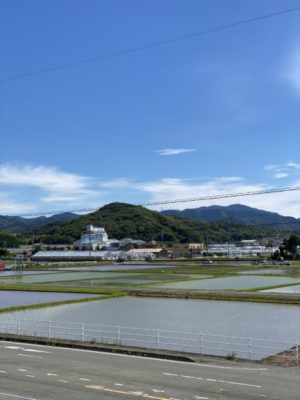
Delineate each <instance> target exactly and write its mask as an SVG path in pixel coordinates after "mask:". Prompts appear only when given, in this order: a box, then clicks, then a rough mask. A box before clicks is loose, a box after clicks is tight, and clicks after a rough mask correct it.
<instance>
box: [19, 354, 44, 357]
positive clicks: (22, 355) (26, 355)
mask: <svg viewBox="0 0 300 400" xmlns="http://www.w3.org/2000/svg"><path fill="white" fill-rule="evenodd" d="M18 356H20V357H30V358H43V357H42V356H33V355H31V354H21V353H20V354H18Z"/></svg>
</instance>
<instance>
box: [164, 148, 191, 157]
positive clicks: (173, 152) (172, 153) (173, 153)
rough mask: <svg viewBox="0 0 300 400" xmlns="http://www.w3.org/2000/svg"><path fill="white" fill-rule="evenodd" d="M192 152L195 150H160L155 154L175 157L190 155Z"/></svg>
mask: <svg viewBox="0 0 300 400" xmlns="http://www.w3.org/2000/svg"><path fill="white" fill-rule="evenodd" d="M193 151H196V149H183V148H181V149H161V150H156V153H158V154H159V155H160V156H177V155H178V154H182V153H191V152H193Z"/></svg>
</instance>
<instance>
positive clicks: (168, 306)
mask: <svg viewBox="0 0 300 400" xmlns="http://www.w3.org/2000/svg"><path fill="white" fill-rule="evenodd" d="M9 317H10V318H11V317H12V318H13V319H14V320H18V319H21V320H28V321H29V320H30V321H31V322H30V323H28V324H27V325H26V331H27V333H28V334H30V333H31V334H34V332H35V331H34V330H35V329H36V328H35V325H34V324H33V322H32V321H38V320H41V321H52V322H53V324H54V323H56V324H58V323H66V322H68V323H73V324H77V325H76V326H77V328H76V326H75V325H74V333H75V329H78V328H80V324H82V323H84V324H100V325H101V326H104V325H105V326H108V327H111V332H113V331H115V330H116V329H115V328H116V327H117V326H121V327H123V328H124V327H127V328H124V329H123V328H122V329H123V331H125V332H126V331H127V332H129V329H130V328H128V327H134V328H138V329H139V330H143V329H149V330H150V329H154V330H155V329H156V330H157V329H159V330H162V331H163V330H165V331H169V332H173V334H176V332H177V331H178V332H179V331H180V332H187V333H188V334H198V335H199V334H202V335H207V336H208V335H222V336H223V335H224V336H228V337H236V338H252V339H264V340H272V341H283V342H289V343H294V344H295V343H297V342H299V341H300V329H299V326H300V307H297V306H291V305H274V304H260V303H241V302H225V301H205V300H183V299H156V298H155V299H154V298H138V299H137V298H131V297H130V298H129V297H123V298H115V299H107V300H95V301H93V302H89V303H77V304H66V305H61V306H58V307H51V308H46V309H34V310H25V311H19V312H14V313H12V314H5V315H0V324H1V325H2V324H5V321H7V319H8V318H9ZM25 322H26V321H25ZM31 326H32V327H31ZM46 326H47V325H46ZM93 326H95V327H94V328H93V329H94V332H95V330H97V327H96V325H93ZM30 329H31V330H32V332H31V331H30ZM98 329H101V328H100V327H99V328H98ZM95 334H96V333H95ZM60 337H64V336H63V331H62V330H60ZM215 340H223V339H216V338H215ZM283 346H284V345H283ZM286 346H288V344H286ZM283 348H284V347H283ZM215 349H217V345H216V348H215ZM212 354H214V352H213V353H212ZM257 357H258V356H257ZM257 357H256V358H257ZM258 358H259V357H258Z"/></svg>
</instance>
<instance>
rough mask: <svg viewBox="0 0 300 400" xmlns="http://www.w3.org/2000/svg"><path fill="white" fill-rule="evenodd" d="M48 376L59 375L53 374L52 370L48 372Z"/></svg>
mask: <svg viewBox="0 0 300 400" xmlns="http://www.w3.org/2000/svg"><path fill="white" fill-rule="evenodd" d="M47 375H48V376H57V374H52V373H51V372H48V373H47Z"/></svg>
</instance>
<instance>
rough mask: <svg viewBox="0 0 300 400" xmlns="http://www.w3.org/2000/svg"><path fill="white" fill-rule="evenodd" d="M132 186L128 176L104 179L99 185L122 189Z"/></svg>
mask: <svg viewBox="0 0 300 400" xmlns="http://www.w3.org/2000/svg"><path fill="white" fill-rule="evenodd" d="M131 186H132V182H131V181H130V180H129V179H126V178H116V179H112V180H110V181H103V182H101V183H99V187H102V188H107V189H121V188H128V187H131Z"/></svg>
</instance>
